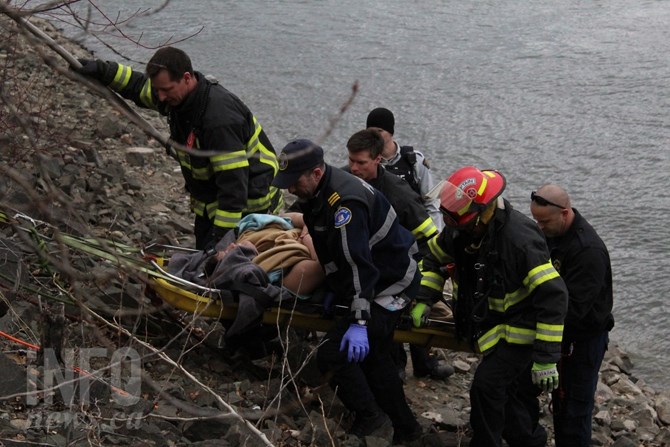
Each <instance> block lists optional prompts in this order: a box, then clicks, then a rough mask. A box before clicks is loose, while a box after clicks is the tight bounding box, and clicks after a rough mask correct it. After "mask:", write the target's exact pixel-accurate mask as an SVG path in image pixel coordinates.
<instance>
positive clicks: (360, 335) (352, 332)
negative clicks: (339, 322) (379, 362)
mask: <svg viewBox="0 0 670 447" xmlns="http://www.w3.org/2000/svg"><path fill="white" fill-rule="evenodd" d="M347 345H349V351H348V353H347V359H348V360H349V361H350V362H362V361H363V360H364V359H365V357H367V355H368V352H370V344H369V343H368V328H367V327H365V326H363V325H360V324H355V323H354V324H351V325H349V329H347V332H345V333H344V337H342V342H341V343H340V351H344V349H345V348H346V347H347Z"/></svg>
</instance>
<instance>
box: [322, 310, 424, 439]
mask: <svg viewBox="0 0 670 447" xmlns="http://www.w3.org/2000/svg"><path fill="white" fill-rule="evenodd" d="M400 313H401V312H390V311H388V310H386V309H384V308H382V307H381V306H379V305H377V304H375V303H373V304H372V306H371V314H372V318H371V319H370V321H369V323H368V342H369V343H370V353H369V354H368V356H367V357H366V358H365V360H364V361H363V362H362V363H350V362H348V361H347V351H346V349H345V350H344V351H340V342H341V340H342V337H343V336H344V333H345V332H346V331H347V329H348V328H349V324H350V322H349V321H347V320H346V319H340V320H338V322H337V323H336V326H335V327H334V328H333V329H332V330H331V331H330V332H328V333H327V334H326V337H325V339H324V340H325V341H324V343H323V344H322V345H321V347H320V348H319V351H318V353H317V365H318V367H319V369H320V371H321V373H322V374H324V375H325V376H326V377H328V376H329V375H330V377H332V378H331V379H330V385H331V386H332V387H333V389H335V390H336V392H337V396H338V397H339V398H340V400H341V401H342V403H343V404H344V406H345V407H347V409H348V410H350V411H354V412H357V413H360V414H372V413H374V412H375V411H378V410H379V409H381V410H383V411H384V412H385V413H386V414H387V415H388V416H389V417H390V418H391V421H392V422H393V429H394V432H395V433H396V435H398V434H402V433H412V432H413V431H415V430H416V427H417V424H418V423H417V421H416V418H415V417H414V414H413V413H412V410H410V408H409V406H408V405H407V401H406V399H405V392H404V391H403V386H402V382H401V381H400V377H398V373H397V368H396V367H395V364H394V363H393V359H392V357H391V350H392V349H393V346H394V343H393V331H394V329H395V327H396V324H397V322H398V319H399V318H400Z"/></svg>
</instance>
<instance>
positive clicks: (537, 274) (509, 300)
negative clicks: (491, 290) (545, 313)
mask: <svg viewBox="0 0 670 447" xmlns="http://www.w3.org/2000/svg"><path fill="white" fill-rule="evenodd" d="M558 276H559V275H558V272H557V271H556V269H555V268H554V266H553V265H552V264H551V262H547V263H545V264H542V265H540V266H538V267H535V268H534V269H532V270H531V271H530V272H528V275H527V276H526V278H524V280H523V287H522V288H520V289H518V290H515V291H514V292H511V293H507V294H505V297H504V298H502V299H499V298H493V297H489V300H488V304H489V310H490V311H493V312H497V313H505V312H507V311H508V309H510V308H511V307H513V306H515V305H517V304H519V303H521V302H522V301H523V300H524V299H526V298H527V297H529V296H530V295H531V294H532V293H533V291H534V290H535V289H536V288H537V287H538V286H539V285H541V284H543V283H544V282H546V281H549V280H551V279H554V278H557V277H558ZM562 338H563V324H550V323H543V322H537V324H536V327H535V329H529V328H523V327H518V326H513V325H510V324H499V325H497V326H494V327H493V328H491V329H490V330H488V331H487V332H486V333H485V334H484V335H482V336H481V337H479V340H478V344H479V350H480V351H481V352H485V351H486V350H488V349H491V348H492V347H493V346H495V345H496V343H498V341H500V340H505V341H507V342H508V343H514V344H523V345H530V344H533V343H534V342H535V340H538V341H543V342H550V343H560V342H561V340H562Z"/></svg>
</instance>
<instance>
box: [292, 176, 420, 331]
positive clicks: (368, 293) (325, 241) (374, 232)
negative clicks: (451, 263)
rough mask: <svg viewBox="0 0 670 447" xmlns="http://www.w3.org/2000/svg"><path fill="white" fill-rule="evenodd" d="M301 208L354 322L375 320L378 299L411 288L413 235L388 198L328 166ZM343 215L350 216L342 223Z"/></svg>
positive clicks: (332, 287) (331, 281) (334, 286)
mask: <svg viewBox="0 0 670 447" xmlns="http://www.w3.org/2000/svg"><path fill="white" fill-rule="evenodd" d="M299 207H300V209H301V211H302V212H303V217H304V220H305V224H306V225H307V228H308V229H309V233H310V234H311V235H312V240H313V242H314V248H315V250H316V253H317V255H318V257H319V262H320V263H321V265H322V266H323V268H324V270H325V272H326V281H327V284H328V287H329V288H330V290H332V291H333V292H334V293H335V295H336V297H337V299H338V301H340V302H341V303H343V304H350V305H351V310H352V317H353V318H355V319H368V318H370V314H369V308H370V302H371V301H372V300H373V299H374V298H376V297H378V296H396V295H399V294H400V293H401V292H402V291H403V290H405V289H406V288H407V287H408V286H409V285H410V284H411V282H412V279H413V278H414V275H415V273H416V269H417V266H416V262H415V261H414V259H413V255H414V254H415V253H416V243H415V241H414V237H412V235H411V233H410V232H409V231H408V230H406V229H405V228H403V227H402V226H401V225H400V223H399V222H398V219H397V217H396V214H395V211H394V210H393V208H392V207H391V205H390V204H389V202H388V201H387V200H386V199H385V198H384V196H383V195H382V194H380V193H379V191H376V190H375V189H374V188H372V187H371V186H370V185H368V184H367V183H365V182H364V181H363V180H361V179H359V178H358V177H356V176H354V175H351V174H349V173H346V172H344V171H342V170H341V169H338V168H335V167H332V166H330V165H326V171H325V173H324V176H323V178H322V179H321V183H320V184H319V187H318V189H317V193H316V196H315V197H314V198H312V199H310V200H308V201H305V202H301V203H300V204H299ZM347 210H348V211H347ZM338 212H339V216H340V217H344V218H345V219H344V220H343V221H341V222H340V223H336V222H335V219H336V215H338ZM347 219H348V220H347Z"/></svg>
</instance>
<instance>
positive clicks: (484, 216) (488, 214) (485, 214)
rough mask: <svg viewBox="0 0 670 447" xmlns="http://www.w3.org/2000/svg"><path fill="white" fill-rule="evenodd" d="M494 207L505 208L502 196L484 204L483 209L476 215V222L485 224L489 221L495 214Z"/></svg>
mask: <svg viewBox="0 0 670 447" xmlns="http://www.w3.org/2000/svg"><path fill="white" fill-rule="evenodd" d="M496 208H500V209H504V208H505V202H504V201H503V199H502V197H498V198H496V200H494V201H493V202H491V203H489V204H488V205H486V208H484V211H482V212H481V213H479V216H478V217H477V223H482V224H484V225H487V224H488V223H489V222H490V221H491V219H493V215H494V214H495V211H496Z"/></svg>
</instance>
